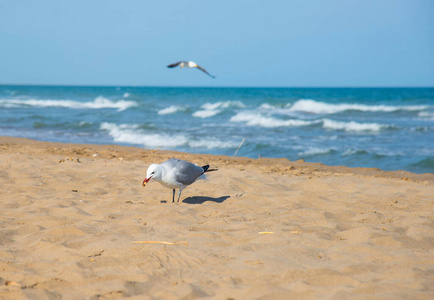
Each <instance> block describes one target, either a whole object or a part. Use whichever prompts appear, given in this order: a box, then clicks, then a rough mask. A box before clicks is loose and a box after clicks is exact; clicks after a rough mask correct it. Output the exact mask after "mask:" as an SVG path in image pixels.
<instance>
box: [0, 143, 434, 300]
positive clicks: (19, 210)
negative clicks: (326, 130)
mask: <svg viewBox="0 0 434 300" xmlns="http://www.w3.org/2000/svg"><path fill="white" fill-rule="evenodd" d="M94 154H97V155H98V156H96V155H95V156H94ZM171 157H177V158H180V159H187V160H189V161H191V162H194V163H197V164H205V163H209V164H210V165H211V167H213V168H215V167H216V168H219V171H217V172H212V173H210V174H209V176H208V178H209V179H208V180H207V181H198V182H196V183H194V184H193V185H192V186H190V187H188V188H187V189H185V190H184V191H183V194H182V197H181V201H182V202H181V201H180V203H174V204H173V203H171V197H172V194H171V191H170V190H169V189H166V188H164V187H162V186H161V185H160V184H158V183H156V182H152V181H151V182H150V183H149V184H148V185H147V186H146V188H143V187H142V186H141V182H142V181H143V179H144V177H145V175H146V169H147V167H148V166H149V164H151V163H154V162H155V163H158V162H162V161H164V160H166V159H168V158H171ZM0 187H1V191H0V297H1V298H8V299H22V298H29V299H61V298H63V299H99V298H103V299H112V298H122V297H134V298H136V299H195V298H200V297H208V298H214V299H378V298H380V299H381V298H383V299H385V298H387V299H434V222H433V219H434V217H433V211H434V202H433V200H434V174H422V175H421V174H411V173H407V172H384V171H380V170H375V169H362V168H357V169H350V168H346V167H327V166H324V165H322V164H309V163H304V162H302V161H298V162H290V161H288V160H285V159H248V158H240V157H235V158H234V157H223V156H221V157H220V156H211V155H201V154H185V153H176V152H167V151H150V150H144V149H139V148H132V147H120V146H97V145H68V144H57V143H44V142H36V141H31V140H25V139H17V138H8V137H0ZM135 241H151V242H167V243H168V244H162V243H143V244H140V243H134V242H135Z"/></svg>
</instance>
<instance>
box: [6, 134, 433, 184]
mask: <svg viewBox="0 0 434 300" xmlns="http://www.w3.org/2000/svg"><path fill="white" fill-rule="evenodd" d="M1 145H21V146H24V147H31V148H32V149H40V150H41V149H45V150H47V151H48V153H51V154H57V155H66V156H77V157H79V156H82V157H91V156H92V155H93V154H95V153H96V152H98V151H99V152H101V157H103V158H116V157H118V158H122V159H126V160H146V159H152V158H155V160H159V161H160V162H162V161H164V160H166V159H169V158H172V157H175V156H176V157H177V158H179V159H185V160H194V159H195V157H197V158H199V159H200V160H204V161H206V163H210V164H211V163H212V162H213V160H216V161H218V162H219V163H220V164H223V165H227V164H241V165H249V164H250V165H252V166H254V165H258V164H259V165H264V164H265V165H269V166H270V170H269V171H270V172H271V171H272V170H276V171H277V172H279V171H281V172H282V170H283V172H288V171H293V170H296V169H299V170H302V171H305V172H326V173H343V174H348V173H350V174H355V175H359V176H373V177H384V178H400V179H404V180H409V179H410V180H414V181H424V180H428V181H430V182H433V183H434V173H412V172H409V171H404V170H397V171H384V170H381V169H379V168H367V167H347V166H328V165H325V164H323V163H315V162H305V161H304V160H297V161H290V160H288V159H286V158H266V157H261V158H249V157H243V156H226V155H213V154H202V153H187V152H179V151H173V150H160V149H146V148H140V147H135V146H120V145H116V144H108V145H99V144H69V143H60V142H46V141H38V140H33V139H27V138H18V137H9V136H0V146H1ZM113 153H115V154H116V155H115V154H113ZM279 169H282V170H279ZM145 172H146V170H145Z"/></svg>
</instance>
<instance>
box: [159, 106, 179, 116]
mask: <svg viewBox="0 0 434 300" xmlns="http://www.w3.org/2000/svg"><path fill="white" fill-rule="evenodd" d="M183 110H185V107H183V106H179V105H171V106H169V107H166V108H163V109H161V110H159V111H158V114H159V115H169V114H173V113H176V112H178V111H183Z"/></svg>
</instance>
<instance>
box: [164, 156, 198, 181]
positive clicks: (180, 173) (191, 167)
mask: <svg viewBox="0 0 434 300" xmlns="http://www.w3.org/2000/svg"><path fill="white" fill-rule="evenodd" d="M163 164H165V165H166V166H167V167H169V168H173V171H174V175H175V177H176V181H178V182H180V183H182V184H184V185H190V184H192V183H193V182H195V181H196V179H197V178H198V177H199V176H201V175H202V174H203V169H202V168H201V167H199V166H198V165H195V164H192V163H190V162H188V161H185V160H180V159H176V158H171V159H169V160H168V161H165V162H164V163H163Z"/></svg>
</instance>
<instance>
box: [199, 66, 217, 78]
mask: <svg viewBox="0 0 434 300" xmlns="http://www.w3.org/2000/svg"><path fill="white" fill-rule="evenodd" d="M197 68H198V69H199V70H201V71H202V72H204V73H206V74H207V75H208V76H210V77H212V78H215V76H214V75H211V74H210V73H208V72H207V70H205V69H204V68H202V67H201V66H197Z"/></svg>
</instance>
